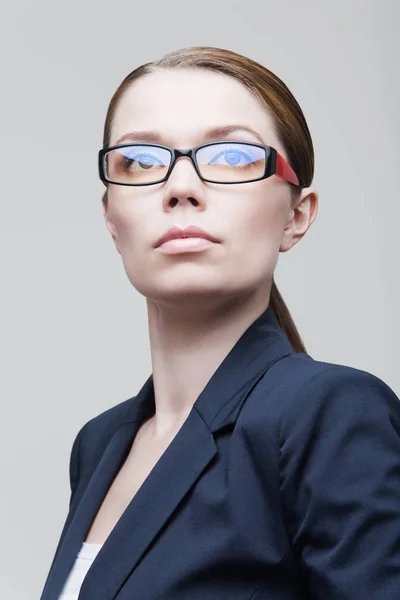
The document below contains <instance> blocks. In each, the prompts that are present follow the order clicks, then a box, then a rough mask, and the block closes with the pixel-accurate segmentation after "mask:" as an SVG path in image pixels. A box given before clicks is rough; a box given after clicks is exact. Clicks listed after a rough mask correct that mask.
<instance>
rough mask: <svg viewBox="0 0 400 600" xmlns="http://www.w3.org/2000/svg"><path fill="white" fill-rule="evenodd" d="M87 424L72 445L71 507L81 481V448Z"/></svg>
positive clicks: (70, 472)
mask: <svg viewBox="0 0 400 600" xmlns="http://www.w3.org/2000/svg"><path fill="white" fill-rule="evenodd" d="M87 424H88V423H85V425H84V426H83V427H82V428H81V429H80V430H79V431H78V433H77V435H76V437H75V440H74V442H73V444H72V449H71V455H70V461H69V481H70V487H71V496H70V500H69V506H70V507H71V504H72V500H73V497H74V495H75V490H76V487H77V485H78V481H79V475H80V460H79V459H80V447H81V442H82V438H83V435H84V431H85V428H86V426H87Z"/></svg>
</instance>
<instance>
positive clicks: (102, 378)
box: [0, 0, 400, 600]
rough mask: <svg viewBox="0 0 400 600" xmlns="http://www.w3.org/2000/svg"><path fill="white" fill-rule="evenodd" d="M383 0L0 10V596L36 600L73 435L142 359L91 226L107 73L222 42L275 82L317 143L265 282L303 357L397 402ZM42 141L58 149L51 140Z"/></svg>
mask: <svg viewBox="0 0 400 600" xmlns="http://www.w3.org/2000/svg"><path fill="white" fill-rule="evenodd" d="M398 6H399V3H398V2H396V1H395V0H393V1H392V2H391V1H389V0H386V1H384V2H382V1H381V2H380V3H377V2H371V1H366V0H363V1H361V0H351V2H347V1H346V2H345V1H341V2H338V1H337V0H335V1H331V2H323V1H321V0H314V1H311V0H309V1H306V0H303V1H302V2H297V1H293V2H288V1H283V0H280V1H279V2H276V0H274V1H273V2H272V1H269V0H268V1H267V0H263V1H261V0H259V1H258V2H255V1H250V0H247V1H246V2H243V0H241V1H235V0H229V1H226V0H218V1H217V0H213V1H211V2H210V1H207V0H202V1H201V2H194V1H193V2H189V1H187V0H185V1H174V0H170V1H169V2H161V1H158V2H157V1H153V2H135V1H134V0H131V1H130V2H124V1H118V2H114V3H113V2H110V1H108V2H106V3H101V2H96V3H95V2H92V3H91V2H83V1H82V2H50V1H49V0H48V1H46V2H39V1H36V2H27V1H25V2H19V3H7V8H3V9H2V15H0V23H1V25H0V27H1V31H0V45H1V47H0V51H1V52H0V56H1V73H2V75H1V111H0V119H1V129H0V131H1V136H2V137H1V145H0V153H1V172H2V182H1V209H2V210H1V216H2V218H1V220H0V229H1V231H0V244H1V252H0V260H1V275H2V278H1V279H2V281H1V304H2V306H1V311H0V320H1V322H0V327H1V329H0V331H1V338H0V339H1V346H0V359H1V371H2V373H1V390H0V391H1V396H0V397H1V407H2V422H1V432H2V433H1V440H0V443H1V448H0V456H1V471H0V472H1V483H2V493H1V506H0V518H1V523H0V531H1V538H0V539H1V542H0V565H1V573H0V597H1V598H7V599H16V600H18V599H24V600H26V599H27V598H29V599H31V598H38V597H39V594H40V592H41V590H42V587H43V585H44V580H45V578H46V576H47V572H48V569H49V567H50V563H51V560H52V557H53V553H54V550H55V547H56V544H57V542H58V538H59V535H60V533H61V529H62V526H63V523H64V520H65V517H66V514H67V510H68V500H69V479H68V464H69V454H70V450H71V445H72V441H73V439H74V437H75V435H76V433H77V431H78V429H79V428H80V427H81V426H82V425H83V423H85V422H86V421H87V420H88V419H89V418H91V417H93V416H95V415H96V414H98V413H100V412H102V411H103V410H105V409H107V408H109V407H110V406H112V405H114V404H117V403H119V402H121V401H123V400H125V399H127V398H129V397H131V396H133V395H134V394H135V393H137V391H138V390H139V388H140V387H141V385H142V384H143V383H144V381H145V379H146V378H147V377H148V375H149V374H150V372H151V363H150V354H149V345H148V339H147V320H146V319H147V318H146V310H145V301H144V299H143V298H142V297H140V296H139V294H138V293H137V292H136V291H135V290H134V289H133V288H132V286H131V285H130V283H129V282H128V279H127V277H126V275H125V272H124V271H123V267H122V262H121V260H120V256H119V254H117V252H116V251H115V248H114V245H113V243H112V240H111V237H110V235H109V233H108V232H107V230H106V228H105V225H104V221H103V213H102V207H101V194H102V192H103V189H104V188H103V186H102V184H101V182H100V181H99V180H98V178H97V162H96V160H97V150H98V149H99V148H100V146H101V141H102V128H103V123H104V118H105V113H106V109H107V105H108V102H109V100H110V98H111V95H112V94H113V92H114V91H115V89H116V87H117V86H118V84H119V83H120V81H121V80H122V78H123V77H124V76H125V75H126V74H127V73H128V72H130V71H131V70H133V69H134V68H135V67H137V66H138V65H140V64H142V63H144V62H147V61H150V60H153V59H155V58H158V57H159V56H160V55H161V54H163V53H164V52H167V51H169V50H173V49H176V48H180V47H184V46H191V45H213V46H221V47H226V48H229V49H232V50H235V51H238V52H240V53H242V54H246V55H248V56H249V57H251V58H254V59H256V60H258V61H260V62H262V63H263V64H264V65H265V66H267V67H268V68H270V69H271V70H272V71H274V72H275V73H276V74H277V75H278V76H279V77H281V78H282V79H283V81H285V83H287V85H288V86H289V88H290V89H291V90H292V92H293V93H294V95H295V96H296V98H297V100H298V101H299V103H300V105H301V106H302V108H303V111H304V113H305V116H306V119H307V121H308V124H309V127H310V130H311V133H312V136H313V141H314V144H315V151H316V173H315V179H314V186H315V187H316V188H317V190H318V192H319V195H320V209H319V214H318V217H317V220H316V222H315V223H314V225H313V226H312V228H311V229H310V230H309V232H308V234H307V235H306V236H305V238H304V239H303V240H302V241H301V242H300V243H299V244H298V245H297V246H295V247H294V248H293V250H292V251H291V252H288V253H285V254H281V255H280V259H279V264H278V267H277V271H276V281H277V284H278V286H279V287H280V289H281V292H282V294H283V297H284V298H285V300H286V302H287V304H288V306H289V309H290V311H291V312H292V315H293V317H294V319H295V322H296V324H297V326H298V328H299V330H300V333H301V334H302V335H303V337H304V340H305V343H306V346H307V348H308V351H309V353H310V354H311V355H312V356H313V357H314V358H317V359H319V360H325V361H331V362H336V363H341V364H347V365H350V366H353V367H357V368H361V369H364V370H367V371H370V372H372V373H374V374H375V375H377V376H379V377H380V378H382V379H383V380H384V381H386V382H387V383H388V384H389V385H390V386H391V387H392V388H393V389H394V390H395V391H396V393H397V394H398V395H399V394H400V378H399V377H400V375H399V370H398V357H399V353H398V340H399V318H398V310H399V306H400V295H399V277H400V274H399V269H398V262H399V251H398V230H399V222H400V210H399V192H398V190H399V180H398V171H399V114H398V110H397V108H398V106H399V105H400V97H399V96H400V94H399V78H398V53H399V42H398V29H399V8H398ZM55 150H57V152H54V151H55Z"/></svg>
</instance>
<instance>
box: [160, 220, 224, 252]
mask: <svg viewBox="0 0 400 600" xmlns="http://www.w3.org/2000/svg"><path fill="white" fill-rule="evenodd" d="M189 237H196V238H204V239H206V240H210V241H211V242H219V240H218V239H217V238H215V237H214V236H212V235H211V234H210V233H207V231H204V229H200V228H199V227H195V226H194V225H191V226H190V227H186V228H185V229H180V228H179V227H172V228H171V229H168V231H166V232H165V233H164V235H162V236H161V237H160V238H159V239H158V240H157V242H156V243H155V244H154V248H158V246H161V244H164V242H168V241H169V240H175V239H180V238H189Z"/></svg>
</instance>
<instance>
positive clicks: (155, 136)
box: [114, 124, 265, 146]
mask: <svg viewBox="0 0 400 600" xmlns="http://www.w3.org/2000/svg"><path fill="white" fill-rule="evenodd" d="M236 131H247V133H250V134H252V135H254V137H256V138H257V140H258V141H259V142H260V144H263V145H265V141H264V140H263V138H262V137H261V135H260V134H259V133H258V132H257V131H255V130H254V129H252V128H251V127H249V126H248V125H239V124H237V125H221V126H217V127H211V128H209V129H206V130H205V132H204V133H203V135H202V139H203V140H204V141H210V140H213V139H216V138H224V137H225V136H227V135H231V134H232V133H235V132H236ZM125 140H129V141H131V142H147V143H149V144H162V136H161V135H160V134H159V133H157V132H156V131H131V132H129V133H125V134H124V135H123V136H122V137H120V138H119V139H118V140H117V141H116V143H115V144H114V145H115V146H118V145H119V144H121V143H122V142H123V141H125Z"/></svg>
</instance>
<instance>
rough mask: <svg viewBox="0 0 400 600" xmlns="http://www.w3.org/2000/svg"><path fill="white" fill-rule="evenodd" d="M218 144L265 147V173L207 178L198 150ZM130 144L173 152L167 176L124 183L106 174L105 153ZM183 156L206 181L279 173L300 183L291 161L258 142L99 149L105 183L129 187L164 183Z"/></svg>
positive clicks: (152, 145)
mask: <svg viewBox="0 0 400 600" xmlns="http://www.w3.org/2000/svg"><path fill="white" fill-rule="evenodd" d="M217 144H240V145H245V146H256V147H258V148H263V149H264V150H265V157H266V160H265V170H264V173H263V175H262V176H261V177H257V178H256V179H247V180H246V181H214V180H212V179H206V178H205V177H203V176H202V174H201V173H200V170H199V167H198V164H197V159H196V152H197V151H198V150H200V149H201V148H206V147H208V146H216V145H217ZM128 146H150V147H155V148H162V149H163V150H168V151H169V152H170V154H171V164H170V166H169V168H168V171H167V173H166V174H165V176H164V177H163V178H162V179H159V180H157V181H151V182H150V183H122V182H120V181H112V180H110V179H109V178H108V177H107V176H106V169H105V164H104V158H105V155H106V154H107V153H108V152H110V151H111V150H118V149H119V148H126V147H128ZM182 156H186V157H188V158H190V159H191V161H192V164H193V166H194V168H195V171H196V173H197V175H198V176H199V177H200V179H201V180H202V181H206V182H208V183H217V184H222V185H224V184H227V185H233V184H239V183H251V182H253V181H261V180H262V179H267V178H268V177H271V176H272V175H277V176H278V177H281V178H282V179H284V180H285V181H287V182H288V183H292V184H293V185H297V186H298V185H300V183H299V180H298V177H297V175H296V173H295V172H294V171H293V169H292V167H291V166H290V165H289V163H288V162H287V161H286V159H285V158H284V157H283V156H282V155H281V154H280V153H279V152H278V151H277V150H276V149H275V148H273V147H272V146H265V145H264V144H258V143H256V142H238V141H236V140H221V141H218V142H210V143H208V144H201V145H200V146H196V147H195V148H188V149H184V150H178V149H176V148H170V147H169V146H163V145H161V144H150V143H147V142H143V143H138V142H134V143H130V144H119V145H117V146H110V147H108V148H102V149H101V150H99V153H98V170H99V177H100V179H101V181H102V182H103V183H104V185H106V186H107V185H108V184H109V183H112V184H113V185H125V186H129V187H142V186H145V185H155V184H157V183H162V182H163V181H166V180H167V179H168V177H169V176H170V174H171V171H172V169H173V168H174V166H175V163H176V161H177V159H178V158H180V157H182Z"/></svg>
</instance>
